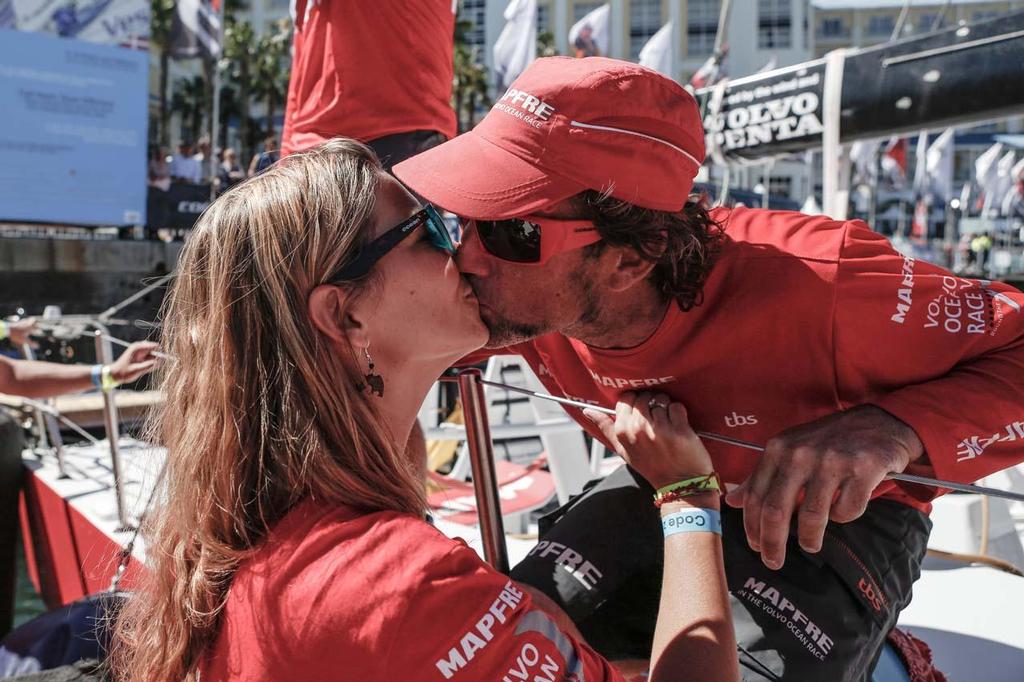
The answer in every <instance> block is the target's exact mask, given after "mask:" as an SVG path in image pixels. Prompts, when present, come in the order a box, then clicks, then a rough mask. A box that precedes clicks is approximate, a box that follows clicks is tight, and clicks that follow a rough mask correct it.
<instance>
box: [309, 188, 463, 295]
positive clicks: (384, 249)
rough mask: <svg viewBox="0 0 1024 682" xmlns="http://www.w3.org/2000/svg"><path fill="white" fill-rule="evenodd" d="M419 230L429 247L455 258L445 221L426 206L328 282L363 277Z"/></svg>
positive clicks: (378, 238) (432, 208)
mask: <svg viewBox="0 0 1024 682" xmlns="http://www.w3.org/2000/svg"><path fill="white" fill-rule="evenodd" d="M420 226H423V227H425V228H427V239H429V240H430V243H431V244H432V245H434V246H436V247H437V248H439V249H441V250H442V251H446V252H448V253H450V254H452V255H454V254H455V244H454V243H453V242H452V238H451V235H450V234H448V228H447V226H445V224H444V218H442V217H441V215H440V214H439V213H438V212H437V209H436V208H434V207H433V206H431V205H430V204H427V205H426V206H424V207H423V208H422V209H420V210H419V211H417V212H416V213H414V214H413V215H411V216H409V217H408V218H406V219H405V220H403V221H402V222H400V223H398V224H397V225H395V226H394V227H392V228H391V229H390V230H388V231H387V232H385V233H384V234H382V235H381V236H379V237H377V238H376V239H374V240H373V241H372V242H370V243H369V244H367V245H366V246H365V247H363V249H362V250H361V251H360V252H359V254H358V255H357V256H356V257H355V259H353V260H352V261H350V262H349V263H348V264H347V265H345V266H344V267H343V268H342V269H341V270H339V271H338V273H337V274H335V275H334V276H333V277H331V278H330V279H329V280H328V282H340V281H343V280H353V279H358V278H360V277H362V276H364V275H365V274H366V273H368V272H369V271H370V270H371V268H373V266H374V265H376V264H377V261H379V260H380V259H381V258H383V257H384V256H386V255H387V254H388V252H389V251H391V249H393V248H395V247H396V246H398V245H399V244H400V243H401V242H402V240H403V239H405V238H406V237H408V236H409V235H410V234H412V233H413V232H414V231H415V230H416V228H417V227H420Z"/></svg>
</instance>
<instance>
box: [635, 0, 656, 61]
mask: <svg viewBox="0 0 1024 682" xmlns="http://www.w3.org/2000/svg"><path fill="white" fill-rule="evenodd" d="M660 28H661V0H632V2H630V3H629V58H630V59H637V58H638V57H639V56H640V50H641V49H642V48H643V46H644V45H645V44H646V43H647V41H648V40H650V39H651V36H653V35H654V34H655V33H657V32H658V29H660Z"/></svg>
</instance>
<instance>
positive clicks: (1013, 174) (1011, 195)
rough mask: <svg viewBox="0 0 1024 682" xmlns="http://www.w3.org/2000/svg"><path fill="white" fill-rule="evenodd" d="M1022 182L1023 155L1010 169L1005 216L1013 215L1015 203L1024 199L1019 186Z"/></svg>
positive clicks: (1023, 173)
mask: <svg viewBox="0 0 1024 682" xmlns="http://www.w3.org/2000/svg"><path fill="white" fill-rule="evenodd" d="M1020 182H1024V157H1021V159H1020V161H1018V162H1017V163H1015V164H1014V165H1013V168H1011V169H1010V189H1009V190H1008V191H1007V192H1006V197H1005V198H1004V199H1003V206H1002V214H1003V215H1004V216H1011V214H1012V212H1013V208H1014V204H1016V203H1017V202H1020V201H1021V200H1022V199H1024V197H1022V196H1021V192H1020V190H1019V189H1018V187H1017V185H1018V183H1020Z"/></svg>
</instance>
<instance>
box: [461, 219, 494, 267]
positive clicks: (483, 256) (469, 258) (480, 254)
mask: <svg viewBox="0 0 1024 682" xmlns="http://www.w3.org/2000/svg"><path fill="white" fill-rule="evenodd" d="M487 261H488V257H487V253H486V252H485V251H484V247H483V245H482V244H481V243H480V239H479V238H478V237H477V236H476V224H475V223H473V222H472V221H470V222H469V223H467V224H466V229H465V230H463V232H462V241H461V242H459V249H458V251H456V252H455V264H456V265H457V266H458V267H459V270H460V271H461V272H462V273H463V274H470V275H484V274H486V273H487Z"/></svg>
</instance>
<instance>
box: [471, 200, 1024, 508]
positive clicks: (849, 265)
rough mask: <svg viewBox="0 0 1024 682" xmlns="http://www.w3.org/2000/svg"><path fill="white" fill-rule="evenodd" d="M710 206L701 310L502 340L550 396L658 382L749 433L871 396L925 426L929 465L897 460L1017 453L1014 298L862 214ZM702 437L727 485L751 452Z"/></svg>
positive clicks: (591, 396) (1020, 301) (901, 491)
mask: <svg viewBox="0 0 1024 682" xmlns="http://www.w3.org/2000/svg"><path fill="white" fill-rule="evenodd" d="M713 215H714V217H715V218H716V219H717V220H719V221H721V222H722V224H723V226H724V228H725V232H726V235H727V241H726V243H725V246H724V247H723V250H722V253H721V255H720V258H719V260H718V262H717V264H716V265H715V267H714V269H713V271H712V273H711V276H710V278H709V280H708V282H707V286H706V288H705V297H704V303H703V304H702V305H701V306H699V307H697V308H695V309H693V310H691V311H689V312H686V313H684V312H682V311H680V310H679V309H678V307H676V306H675V305H673V306H671V307H670V308H669V310H668V312H667V314H666V316H665V318H664V319H663V320H662V322H661V324H660V325H659V327H658V329H657V331H655V333H654V334H653V335H652V336H651V337H650V338H648V339H647V340H646V341H645V342H643V343H642V344H640V345H639V346H636V347H635V348H630V349H626V350H602V349H598V348H591V347H589V346H587V345H586V344H584V343H582V342H580V341H577V340H574V339H570V338H567V337H565V336H562V335H560V334H550V335H547V336H543V337H540V338H538V339H535V340H533V341H531V342H528V343H524V344H520V345H517V346H514V347H511V348H510V349H509V351H510V352H514V353H518V354H520V355H522V356H523V357H524V358H525V359H526V360H527V361H528V362H529V364H530V365H531V367H532V368H533V370H534V372H535V373H536V374H537V375H538V377H539V378H540V380H541V381H542V382H543V383H544V385H545V386H546V387H547V388H548V389H549V390H550V391H551V392H552V393H555V394H559V395H566V396H570V397H573V398H576V399H578V400H583V401H586V402H591V403H594V404H599V405H604V406H606V407H612V406H614V403H615V400H616V398H617V396H618V395H619V394H620V393H622V392H623V391H627V390H656V391H661V392H664V393H667V394H669V395H670V396H672V397H673V398H675V399H677V400H680V401H681V402H683V403H684V404H685V405H686V407H687V410H688V412H689V415H690V420H691V422H692V423H693V426H694V428H696V429H699V430H705V431H710V432H713V433H720V434H724V435H727V436H732V437H735V438H740V439H742V440H746V441H752V442H755V443H759V444H764V443H765V442H766V441H767V440H768V439H769V438H770V437H771V436H774V435H776V434H778V433H779V432H781V431H783V430H784V429H786V428H789V427H792V426H796V425H798V424H803V423H806V422H809V421H811V420H813V419H817V418H819V417H822V416H824V415H827V414H830V413H834V412H836V411H838V410H842V409H847V408H850V407H853V406H855V405H860V404H864V403H871V404H875V405H877V406H879V407H881V408H883V409H885V410H887V411H889V412H890V413H892V414H893V415H895V416H896V417H898V418H900V419H901V420H903V421H905V422H906V423H907V424H909V425H910V426H912V427H913V428H914V430H915V431H916V432H917V434H918V435H919V437H920V438H921V441H922V443H923V444H924V446H925V450H926V454H927V459H926V460H923V462H927V463H929V464H930V468H929V467H928V466H927V465H926V464H924V463H922V464H918V465H912V466H911V468H910V469H908V472H917V473H924V474H932V473H934V475H936V476H938V477H940V478H945V479H949V480H953V481H960V482H967V481H975V480H977V479H979V478H981V477H983V476H985V475H986V474H989V473H992V472H994V471H998V470H1001V469H1004V468H1007V467H1010V466H1012V465H1015V464H1017V463H1019V462H1021V461H1022V460H1024V312H1022V311H1021V307H1022V306H1024V294H1022V293H1021V292H1019V291H1017V290H1016V289H1013V288H1012V287H1010V286H1008V285H1005V284H1001V283H997V282H985V281H979V280H970V279H964V278H961V277H958V276H955V275H952V274H951V273H949V272H948V271H946V270H943V269H942V268H939V267H937V266H935V265H931V264H929V263H924V262H920V261H915V260H913V259H910V258H906V257H904V256H902V255H901V254H899V253H898V252H896V251H895V250H894V249H893V248H892V247H891V246H890V244H889V242H888V241H887V240H886V239H884V238H883V237H881V236H880V235H878V234H876V233H874V232H872V231H871V230H870V229H868V227H867V226H866V225H865V224H864V223H862V222H860V221H847V222H843V221H833V220H830V219H828V218H826V217H824V216H808V215H804V214H801V213H794V212H785V211H766V210H759V209H745V208H739V209H734V210H731V211H730V210H727V209H719V210H716V211H714V212H713ZM477 357H479V356H477ZM567 409H568V411H569V412H570V414H572V416H573V417H574V418H576V419H577V420H578V421H579V422H580V424H581V425H582V426H583V427H584V428H585V429H587V430H588V431H589V432H590V433H591V434H592V435H594V436H596V437H600V434H599V432H598V431H597V430H596V429H595V428H594V427H593V424H592V423H591V422H590V421H589V420H587V419H585V418H583V417H582V414H581V412H580V411H579V410H576V409H574V408H567ZM706 445H707V447H708V450H709V451H710V453H711V456H712V458H713V460H714V462H715V467H716V469H717V470H718V471H719V472H720V473H721V474H722V477H723V478H724V479H725V480H726V481H728V482H732V483H739V482H741V481H743V480H744V479H745V478H746V477H747V476H748V475H749V474H750V472H751V471H752V470H753V467H754V464H755V462H756V461H757V458H758V457H759V456H760V455H759V454H758V453H756V452H753V451H751V450H747V449H743V448H738V447H735V446H730V445H724V444H721V443H718V442H714V441H706ZM937 494H938V491H935V490H934V489H930V488H923V487H921V486H916V485H911V484H896V483H893V482H886V483H884V484H883V485H882V486H880V487H879V489H878V490H877V491H876V495H883V496H885V497H888V498H895V499H898V500H900V501H903V502H905V503H907V504H910V505H912V506H915V507H917V508H919V509H922V510H925V511H927V510H929V509H930V505H929V504H928V502H929V501H930V500H931V499H933V498H934V497H935V496H936V495H937Z"/></svg>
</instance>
